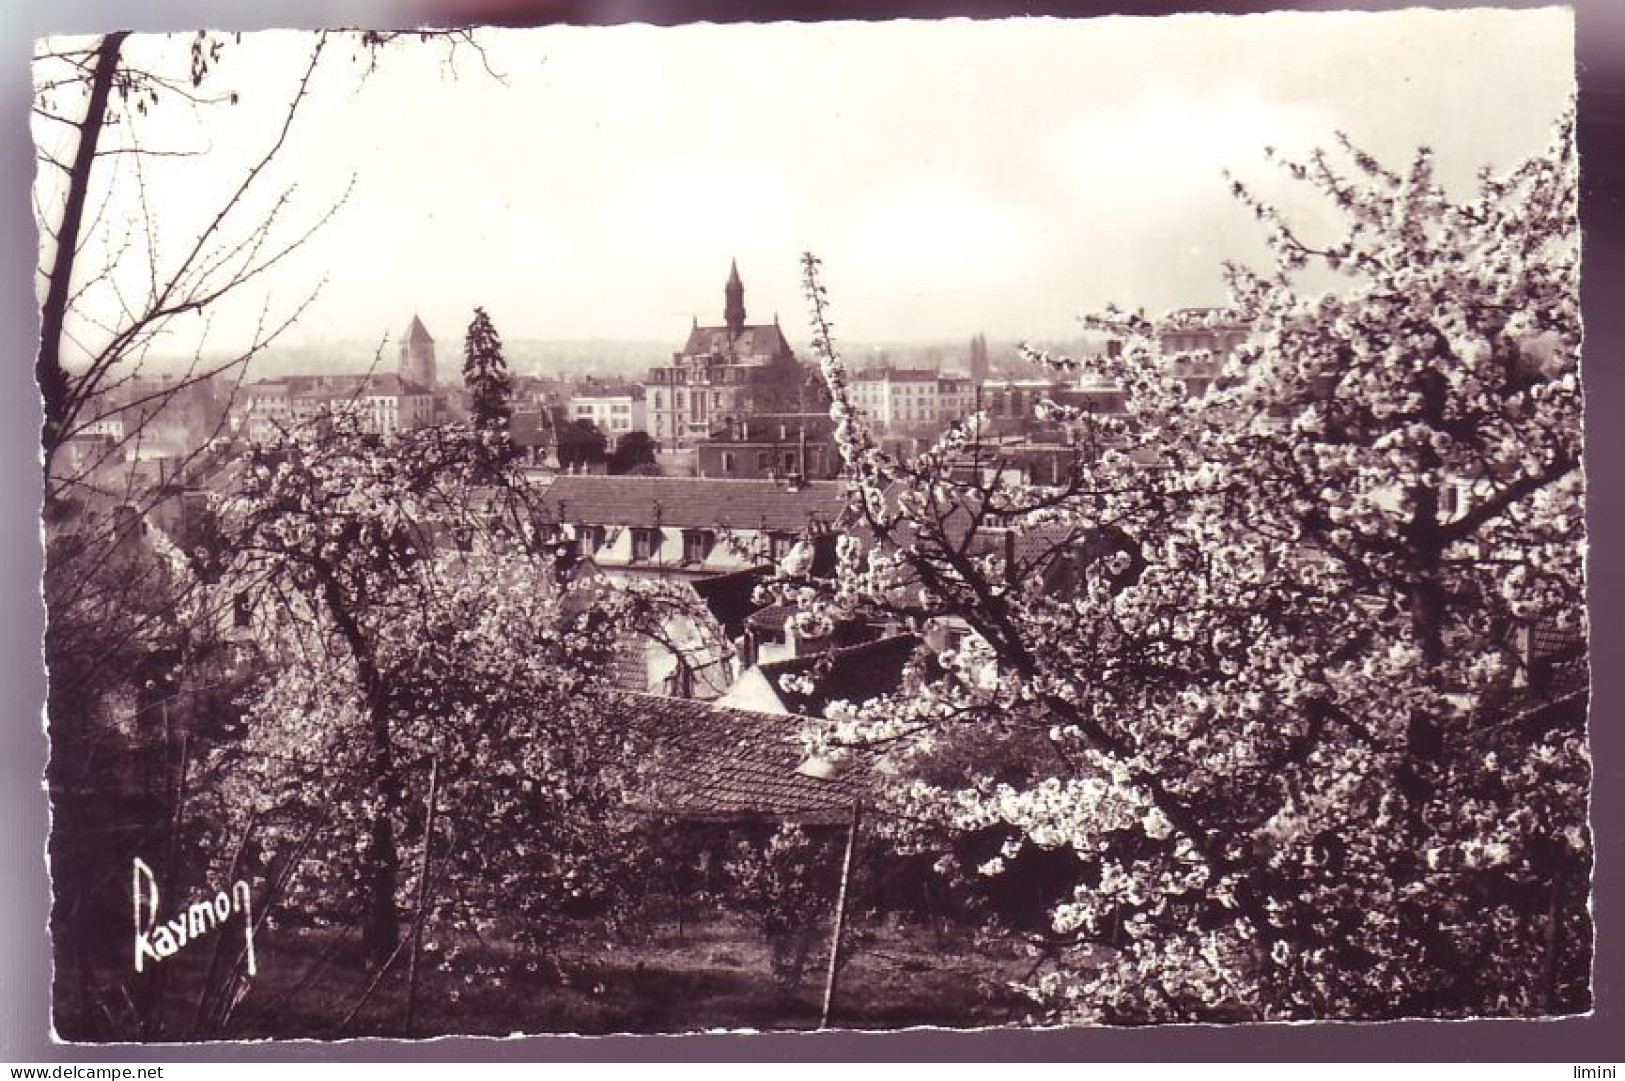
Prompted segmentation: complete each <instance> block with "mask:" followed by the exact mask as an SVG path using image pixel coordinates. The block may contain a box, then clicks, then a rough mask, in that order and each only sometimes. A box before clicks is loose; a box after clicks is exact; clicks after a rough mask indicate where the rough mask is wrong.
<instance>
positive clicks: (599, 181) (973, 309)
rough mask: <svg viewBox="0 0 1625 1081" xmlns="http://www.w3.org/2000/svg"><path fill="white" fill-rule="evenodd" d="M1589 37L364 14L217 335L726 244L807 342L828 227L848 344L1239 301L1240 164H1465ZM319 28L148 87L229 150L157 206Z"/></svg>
mask: <svg viewBox="0 0 1625 1081" xmlns="http://www.w3.org/2000/svg"><path fill="white" fill-rule="evenodd" d="M1328 20H1330V22H1328ZM1331 23H1335V24H1336V32H1335V33H1332V32H1328V27H1329V26H1330V25H1331ZM1572 37H1573V25H1572V16H1571V15H1569V14H1568V13H1566V12H1563V11H1561V10H1557V9H1547V10H1540V11H1469V12H1441V11H1431V12H1429V11H1407V12H1390V13H1381V14H1370V13H1341V14H1334V15H1329V16H1328V15H1325V14H1316V15H1304V14H1301V13H1292V12H1283V13H1275V14H1270V15H1256V16H1234V17H1228V16H1204V15H1190V16H1178V17H1172V18H1165V19H1093V20H1008V21H1005V22H997V23H988V22H982V23H970V22H939V23H921V22H896V23H881V24H824V25H816V26H805V25H767V26H758V25H747V26H697V27H680V28H667V29H660V30H656V29H655V28H650V27H639V26H626V27H598V28H583V27H557V28H548V29H544V30H526V31H494V32H482V33H481V35H480V37H479V40H480V42H481V45H482V48H483V49H484V51H485V52H484V58H483V64H482V59H481V58H480V57H479V56H477V55H475V54H474V53H473V52H472V51H470V50H468V49H466V48H464V49H462V50H461V51H460V52H459V53H457V54H456V55H455V56H449V55H448V53H447V52H446V49H445V46H444V43H429V44H424V45H418V44H412V43H400V44H396V45H393V46H390V47H389V48H387V49H385V50H384V51H383V52H382V53H381V54H380V55H378V56H377V57H376V60H377V66H376V69H375V70H373V71H371V72H370V73H366V71H367V65H368V63H369V62H370V61H369V58H368V57H367V56H366V54H365V52H364V51H363V52H362V55H360V56H359V57H357V58H354V59H351V58H349V57H347V56H346V55H345V54H346V53H347V52H348V51H350V50H351V48H352V46H351V45H350V44H348V43H347V42H346V41H344V40H342V39H341V40H339V41H337V42H334V43H330V46H329V51H328V55H326V56H325V57H324V58H323V61H322V64H321V65H319V66H318V68H317V70H316V73H315V75H314V76H313V78H312V81H311V84H310V88H309V95H308V98H307V100H306V102H305V107H304V109H303V110H302V112H301V114H300V115H299V116H298V117H297V118H296V120H295V123H294V124H293V126H292V127H291V128H290V131H289V135H288V140H287V144H286V146H285V147H284V151H283V153H282V154H281V155H280V156H279V158H278V160H277V161H276V162H274V163H273V167H272V169H271V170H270V171H269V173H268V175H267V176H266V177H265V178H264V184H265V186H266V190H267V192H270V191H274V190H278V188H277V185H279V184H289V183H296V184H297V187H298V190H297V191H296V192H295V195H294V198H293V200H292V201H291V202H290V204H289V208H288V210H287V212H286V215H285V219H286V220H287V221H289V222H290V223H291V224H290V226H289V231H290V233H292V232H294V231H296V230H297V229H298V228H300V227H302V226H303V225H307V224H310V223H313V222H314V221H316V220H318V219H320V218H321V217H322V216H323V215H324V214H325V213H326V212H327V210H329V209H330V208H331V207H332V204H333V203H334V202H335V201H336V200H338V199H339V198H340V197H341V196H343V194H344V193H345V191H346V190H347V189H349V196H348V199H347V200H346V203H345V205H344V206H343V207H341V208H340V209H339V211H338V212H337V214H336V215H335V216H334V217H333V218H332V220H331V221H328V222H327V223H326V224H325V225H324V226H323V227H322V228H320V229H319V230H317V231H316V232H315V233H314V234H313V235H312V236H311V238H310V241H309V242H308V243H307V244H306V245H305V246H304V247H302V248H301V249H299V250H298V251H296V252H294V253H293V254H292V255H291V256H290V257H289V259H288V260H287V261H286V262H285V263H283V264H281V265H278V266H277V267H275V268H273V270H272V271H271V272H270V273H268V274H266V275H265V277H264V281H263V285H262V288H261V289H260V290H258V291H252V293H251V294H250V293H249V292H245V293H244V294H243V295H242V297H241V298H240V299H238V300H237V301H236V302H234V303H226V304H223V305H221V306H219V307H218V309H217V310H216V311H215V313H214V316H213V322H212V325H211V327H210V334H209V338H208V340H206V341H204V342H203V350H204V352H205V353H208V352H210V351H213V350H223V351H230V350H232V349H234V348H236V347H237V345H238V342H239V341H240V340H241V339H242V338H243V336H244V335H245V334H246V333H247V328H248V327H250V326H251V325H252V320H253V319H255V318H257V316H258V313H259V311H260V310H261V305H262V304H263V303H264V301H265V300H266V298H267V297H271V298H274V300H275V301H276V302H280V303H281V305H282V306H283V307H286V306H288V305H290V304H291V303H292V299H291V298H296V297H303V296H304V295H307V294H308V293H310V292H312V291H314V290H315V287H316V285H317V284H318V283H319V282H321V281H322V280H323V279H325V285H324V286H322V288H321V290H320V292H319V294H318V295H316V298H315V300H314V301H313V302H312V303H311V305H310V307H309V309H308V310H307V311H305V312H304V314H303V315H302V317H301V318H300V319H299V320H298V322H297V323H296V324H295V325H294V326H293V327H291V328H290V329H289V331H288V332H287V333H286V335H285V336H284V337H283V338H282V339H281V341H282V342H283V343H284V344H287V345H294V346H308V345H312V344H318V343H322V342H334V341H347V340H358V341H375V340H379V339H381V338H383V337H384V336H385V335H389V336H390V340H393V336H394V335H396V334H398V333H399V330H400V327H401V326H402V325H404V323H405V321H406V320H407V319H409V318H410V316H411V314H412V313H414V312H416V313H418V314H419V315H421V316H422V318H423V319H424V321H425V323H426V324H428V325H429V326H431V327H435V328H439V329H437V330H436V332H435V333H436V336H437V338H440V340H442V341H448V340H451V337H452V333H450V332H453V328H455V331H454V333H455V334H457V335H460V333H461V330H462V328H463V327H464V326H465V325H466V322H467V319H468V317H469V314H470V313H471V312H472V309H473V308H474V307H475V306H476V305H478V306H483V307H484V308H485V309H486V310H487V311H488V312H490V314H491V317H492V319H493V321H494V322H495V324H496V325H497V327H498V328H499V330H500V331H501V332H502V333H503V335H504V338H505V339H512V340H525V339H529V340H547V341H568V340H605V341H651V342H654V341H663V340H669V339H671V338H673V337H679V336H681V334H682V333H683V332H684V331H685V330H686V329H687V327H688V326H689V325H690V322H691V320H693V319H698V321H699V322H700V323H702V324H704V323H707V322H713V321H715V320H716V319H717V318H718V316H719V315H720V311H721V299H722V298H721V295H720V289H719V283H720V280H721V275H722V273H723V272H724V271H725V270H726V267H727V266H728V263H729V261H730V260H737V261H738V264H739V267H740V271H741V274H742V275H743V276H744V279H745V283H746V287H747V290H748V292H747V299H746V303H747V307H748V309H749V315H750V318H751V320H752V321H753V322H757V321H760V322H768V321H771V320H772V319H773V318H774V317H775V316H776V317H777V318H778V320H779V321H780V323H781V324H782V325H783V326H784V328H785V331H786V334H787V335H788V336H790V337H791V339H792V341H800V340H804V339H805V332H804V331H805V323H806V318H805V312H804V301H803V298H802V296H801V290H800V284H799V280H798V260H799V256H800V253H801V252H802V251H804V250H811V251H814V252H815V253H817V254H818V255H819V256H820V257H821V258H822V259H823V260H824V262H825V265H826V267H827V272H826V273H827V278H828V285H829V288H830V291H831V295H832V299H833V301H834V303H835V315H836V319H837V327H836V330H837V335H838V339H839V340H840V341H855V342H889V341H899V342H945V341H955V340H961V339H965V338H968V337H969V336H971V335H972V334H976V333H986V334H988V335H990V336H991V337H993V338H996V339H1001V340H1020V339H1044V340H1057V339H1067V338H1070V337H1073V336H1075V334H1076V330H1077V323H1076V317H1077V315H1078V314H1079V313H1081V312H1084V311H1087V310H1091V309H1093V308H1098V307H1099V306H1101V305H1103V304H1105V303H1107V302H1118V303H1123V304H1126V305H1129V306H1132V307H1138V306H1145V307H1146V308H1147V309H1148V310H1150V311H1153V312H1156V311H1161V310H1167V309H1171V308H1179V307H1188V306H1208V305H1215V304H1221V303H1223V302H1224V289H1223V283H1222V281H1221V277H1220V272H1219V265H1220V263H1221V262H1222V261H1223V260H1224V259H1227V258H1234V259H1239V260H1241V261H1243V262H1247V261H1249V260H1256V258H1257V257H1258V256H1259V255H1260V254H1261V252H1262V249H1261V247H1260V245H1259V242H1258V239H1257V236H1256V233H1255V230H1254V229H1253V226H1254V225H1255V223H1254V222H1253V221H1252V218H1251V215H1250V213H1249V212H1248V211H1247V210H1246V208H1245V207H1243V206H1241V205H1240V204H1239V203H1238V202H1236V201H1235V200H1234V199H1233V197H1232V196H1231V194H1230V192H1229V191H1228V190H1227V185H1226V182H1225V180H1224V176H1223V174H1224V171H1225V170H1226V169H1231V170H1234V171H1235V173H1236V174H1237V175H1238V176H1239V177H1242V178H1244V179H1246V180H1247V181H1248V182H1249V183H1252V184H1254V185H1256V186H1257V187H1258V189H1259V190H1260V191H1261V192H1262V193H1263V194H1265V195H1266V196H1274V195H1275V194H1277V189H1276V187H1275V184H1274V181H1275V176H1274V174H1273V173H1272V171H1271V170H1270V168H1269V167H1268V165H1267V164H1266V163H1265V162H1264V161H1263V149H1264V147H1265V146H1276V147H1279V148H1280V149H1281V150H1282V151H1285V152H1288V153H1291V154H1300V155H1301V154H1303V153H1305V152H1307V151H1308V150H1309V149H1310V148H1312V147H1314V146H1317V145H1329V144H1330V143H1331V142H1332V140H1333V138H1334V133H1335V132H1337V131H1339V130H1342V131H1346V132H1347V133H1348V135H1349V136H1350V137H1351V138H1352V139H1354V141H1355V142H1356V143H1358V144H1360V145H1362V146H1364V147H1367V148H1369V149H1370V150H1372V152H1373V153H1376V154H1377V155H1378V156H1379V157H1380V158H1383V159H1385V160H1394V159H1396V158H1397V159H1398V160H1404V158H1405V157H1407V156H1408V155H1409V154H1410V153H1411V152H1413V151H1414V149H1415V148H1416V146H1417V145H1418V144H1419V143H1423V142H1427V143H1430V144H1431V145H1432V146H1433V148H1434V149H1435V151H1436V156H1437V160H1438V167H1439V169H1440V172H1441V175H1442V176H1443V177H1444V178H1445V179H1446V181H1447V182H1448V183H1449V184H1451V186H1452V187H1454V188H1456V189H1457V190H1461V189H1462V188H1464V186H1465V185H1467V184H1468V183H1470V181H1471V178H1472V176H1473V174H1474V173H1475V171H1476V170H1477V169H1478V168H1479V167H1481V166H1486V165H1487V166H1491V167H1494V168H1503V167H1506V166H1507V165H1509V164H1511V163H1512V162H1513V161H1515V160H1517V159H1519V158H1521V157H1522V156H1525V155H1526V154H1528V153H1531V152H1534V151H1536V150H1538V149H1539V147H1540V146H1541V145H1542V144H1543V142H1544V140H1545V137H1546V132H1547V129H1548V127H1549V124H1550V122H1551V121H1552V120H1553V119H1554V118H1555V117H1556V116H1557V115H1558V114H1559V113H1561V111H1562V109H1563V108H1564V106H1565V104H1566V102H1567V98H1568V94H1569V90H1570V87H1571V85H1572V81H1571V73H1570V72H1569V71H1568V70H1566V69H1565V68H1564V67H1563V66H1562V65H1560V64H1558V65H1554V64H1547V63H1531V62H1527V61H1528V60H1530V59H1538V58H1541V57H1544V56H1548V55H1564V54H1566V53H1570V52H1571V51H1572ZM311 41H312V38H311V35H309V34H305V33H294V32H263V33H254V34H247V35H244V36H243V37H242V38H241V39H240V40H235V41H232V42H230V43H228V44H227V46H226V47H225V50H224V52H223V54H222V57H221V59H220V60H219V61H218V64H217V66H216V69H215V71H214V72H212V73H211V74H210V76H209V81H207V82H205V84H204V88H205V89H209V88H210V87H211V86H212V87H213V91H214V92H215V93H218V94H222V95H225V94H236V95H238V97H237V100H236V101H235V102H234V103H232V104H220V105H207V106H203V105H200V106H195V107H191V108H188V109H185V110H177V109H174V108H170V107H167V106H166V107H164V108H160V109H154V110H153V112H152V113H151V115H148V116H144V117H142V118H141V123H142V131H143V140H144V145H146V146H148V147H153V148H160V149H167V150H202V151H204V152H205V153H204V155H203V156H202V157H176V158H158V159H153V160H151V161H149V162H147V163H146V165H145V168H146V173H145V174H144V177H143V181H144V182H143V184H142V185H141V186H140V190H141V192H143V193H144V194H145V198H146V200H147V203H148V205H149V207H150V208H151V210H152V212H153V215H154V217H155V218H156V220H162V221H165V222H166V223H168V222H175V223H177V226H176V230H175V233H176V235H179V236H184V235H187V233H188V231H189V230H188V227H189V225H190V224H192V223H193V222H194V221H195V220H196V219H198V218H199V217H200V216H201V215H205V214H207V213H209V209H208V208H210V207H212V206H213V205H215V202H216V200H217V199H218V198H219V197H220V195H221V193H222V192H224V191H226V190H229V186H230V185H231V184H233V183H235V181H236V180H237V179H239V178H240V176H241V171H242V169H241V167H242V164H243V163H244V162H246V161H251V160H252V158H253V157H254V156H255V155H256V154H257V153H259V152H262V151H263V149H264V145H265V143H266V141H267V140H268V138H269V137H270V135H271V134H272V133H273V132H274V131H275V130H276V118H277V117H278V115H279V114H280V111H281V110H282V109H284V108H285V106H286V104H287V101H288V99H289V97H290V96H291V93H292V90H293V87H294V85H296V83H297V80H298V73H299V72H300V71H301V70H302V63H303V58H305V57H307V56H308V49H309V46H310V44H311ZM132 47H133V48H139V49H144V50H149V51H154V52H161V51H163V50H177V49H184V48H185V47H186V41H185V39H184V37H177V38H161V37H142V38H138V39H136V40H135V41H133V42H132ZM452 64H454V65H455V74H453V73H452V71H453V69H452V67H451V66H450V65H452ZM484 65H488V66H489V68H490V70H491V72H494V73H495V75H492V74H488V73H487V72H486V71H485V70H483V66H484ZM1379 72H1380V73H1381V75H1382V77H1381V78H1375V77H1374V76H1375V75H1376V74H1377V73H1379ZM1491 73H1493V74H1494V78H1490V77H1489V76H1490V74H1491ZM364 74H365V77H363V75H364ZM1401 103H1403V106H1404V107H1403V108H1401V107H1400V104H1401ZM36 134H37V135H39V136H41V137H42V138H43V137H45V136H47V135H48V134H49V133H48V132H45V131H43V130H41V129H39V128H38V127H37V130H36ZM352 177H353V185H354V186H353V188H350V185H351V183H352ZM114 191H115V195H116V198H117V199H133V198H135V197H136V195H135V194H132V193H133V192H135V191H136V186H135V185H133V184H131V183H130V181H129V177H128V176H126V177H125V181H124V185H123V186H122V187H120V186H117V182H115V188H114ZM1288 209H1293V208H1292V207H1291V206H1290V204H1289V205H1288ZM119 218H120V213H119V210H118V204H117V203H115V208H114V209H113V210H112V212H111V213H110V214H109V215H108V220H112V221H116V220H118V219H119ZM163 240H164V238H160V247H163ZM200 329H201V328H200V327H199V326H197V325H192V326H185V325H181V326H176V327H173V328H171V330H170V331H169V332H168V333H167V334H166V335H165V336H164V337H163V338H161V339H160V340H159V341H157V342H156V343H155V345H154V355H155V356H156V355H173V354H179V355H184V354H187V353H190V352H191V351H192V350H193V349H195V348H197V346H198V337H199V332H200Z"/></svg>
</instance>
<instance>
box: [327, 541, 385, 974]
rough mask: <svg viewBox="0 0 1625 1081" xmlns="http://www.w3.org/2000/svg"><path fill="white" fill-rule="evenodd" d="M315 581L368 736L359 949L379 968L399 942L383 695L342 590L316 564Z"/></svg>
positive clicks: (368, 646)
mask: <svg viewBox="0 0 1625 1081" xmlns="http://www.w3.org/2000/svg"><path fill="white" fill-rule="evenodd" d="M315 569H316V577H317V579H318V581H319V582H320V583H321V586H322V594H323V597H324V599H325V600H326V602H327V608H328V612H329V613H330V614H331V615H332V617H333V623H334V625H335V626H337V627H338V630H339V633H340V634H341V635H343V636H344V641H345V643H346V644H347V645H348V646H349V647H350V652H351V655H352V656H354V657H355V664H356V674H357V675H358V677H359V678H360V681H361V692H362V697H363V698H364V699H365V702H366V708H367V718H368V721H369V723H370V727H371V736H372V766H373V776H372V783H373V785H374V786H375V788H376V791H377V792H378V793H379V795H380V796H381V797H382V798H381V799H380V800H379V802H378V809H377V811H376V812H374V814H373V818H372V822H371V823H370V825H369V832H370V834H371V837H370V844H369V846H368V850H367V856H366V860H365V862H364V864H363V867H362V891H363V893H364V899H363V908H362V924H361V945H362V948H363V950H364V951H365V952H366V956H367V958H368V959H369V960H371V961H373V962H374V963H376V964H378V965H380V966H381V965H384V964H386V963H387V962H388V961H389V958H390V957H391V956H393V955H394V953H395V947H396V946H397V945H398V944H399V943H400V938H401V919H400V913H399V911H398V910H397V909H396V907H395V889H396V886H397V885H398V884H399V881H400V864H401V857H400V851H399V850H398V849H397V848H396V847H395V823H394V811H395V808H396V807H397V806H398V804H399V800H400V791H399V783H398V782H399V779H398V778H397V777H396V775H395V762H394V751H393V747H392V744H391V740H390V731H389V697H388V695H387V694H386V693H385V691H384V685H383V680H382V679H381V678H380V676H379V673H378V665H377V662H376V661H375V660H374V658H373V654H372V647H371V643H369V642H368V640H367V636H366V634H365V633H364V632H363V631H362V630H361V627H360V625H359V624H358V623H357V622H356V620H355V617H354V616H353V615H352V614H351V612H350V606H349V604H348V603H347V601H346V598H345V594H344V589H343V587H342V586H341V585H340V584H339V582H338V579H337V578H336V577H335V576H334V575H333V572H332V571H331V569H329V568H327V567H324V566H318V567H317V568H315Z"/></svg>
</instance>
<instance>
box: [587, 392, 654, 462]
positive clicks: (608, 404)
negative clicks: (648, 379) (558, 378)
mask: <svg viewBox="0 0 1625 1081" xmlns="http://www.w3.org/2000/svg"><path fill="white" fill-rule="evenodd" d="M569 413H570V420H571V421H578V420H586V421H591V422H592V423H593V425H594V426H596V427H597V429H598V430H599V431H601V432H603V433H604V438H605V440H606V441H607V442H608V444H609V447H610V449H614V447H615V446H616V444H618V443H619V442H620V441H621V440H622V439H623V438H625V437H626V436H627V435H628V434H629V433H631V432H643V431H648V418H647V415H646V410H645V393H644V389H643V388H642V387H639V386H593V385H588V386H580V387H577V388H576V389H575V391H574V392H573V393H572V394H571V395H570V403H569Z"/></svg>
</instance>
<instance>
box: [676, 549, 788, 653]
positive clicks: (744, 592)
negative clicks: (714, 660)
mask: <svg viewBox="0 0 1625 1081" xmlns="http://www.w3.org/2000/svg"><path fill="white" fill-rule="evenodd" d="M771 573H772V571H771V570H770V569H769V568H767V567H750V568H748V569H746V570H742V571H732V572H730V573H728V574H714V575H711V576H710V577H709V578H695V579H692V580H690V582H689V587H690V588H692V589H693V590H694V592H695V593H697V594H699V598H700V600H701V601H702V602H704V604H705V607H706V609H707V610H709V611H710V613H711V615H712V616H713V617H714V618H715V619H716V621H717V623H719V624H720V625H721V626H722V630H723V633H724V634H726V635H727V636H728V637H729V638H730V639H732V638H738V637H739V636H740V635H742V634H744V633H745V621H746V620H747V619H748V618H749V617H750V614H751V613H752V612H754V611H756V607H757V605H756V602H755V601H754V600H753V597H754V596H755V593H756V587H757V586H759V585H761V584H762V583H763V582H765V581H767V579H768V576H769V575H770V574H771Z"/></svg>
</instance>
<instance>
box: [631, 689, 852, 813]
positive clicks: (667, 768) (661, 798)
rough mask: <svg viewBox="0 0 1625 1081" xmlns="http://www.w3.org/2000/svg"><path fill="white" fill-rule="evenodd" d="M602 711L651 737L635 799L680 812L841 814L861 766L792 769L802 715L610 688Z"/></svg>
mask: <svg viewBox="0 0 1625 1081" xmlns="http://www.w3.org/2000/svg"><path fill="white" fill-rule="evenodd" d="M605 708H606V710H607V715H608V717H609V719H610V720H612V721H619V722H620V723H621V724H622V725H623V727H624V728H625V729H626V730H627V731H629V732H632V733H634V734H635V735H637V736H638V737H640V739H641V740H642V741H643V742H646V743H647V745H648V750H647V752H646V753H645V755H644V757H643V769H644V773H643V776H644V784H643V785H642V786H641V789H640V791H639V793H638V795H637V796H635V797H634V798H633V803H634V806H637V807H638V808H640V809H642V810H645V811H650V812H655V813H662V814H670V815H675V816H677V817H681V818H698V819H712V820H721V819H751V818H761V819H781V820H790V821H796V822H802V823H813V824H820V823H833V822H843V821H845V820H846V817H847V815H849V814H850V813H851V807H852V804H853V802H854V801H855V800H856V799H858V798H859V797H861V796H862V795H863V793H864V791H865V789H866V787H867V785H866V778H865V776H864V774H862V773H859V772H857V771H848V772H846V773H843V774H837V775H836V776H834V777H830V778H827V779H826V778H818V777H809V776H806V775H804V774H801V773H797V772H796V770H797V767H799V766H800V765H801V764H802V762H803V761H805V759H806V755H805V753H804V752H803V750H802V746H801V742H800V739H799V735H800V733H801V731H802V730H803V728H805V727H806V726H807V725H809V724H813V723H816V722H814V721H812V720H810V719H809V718H806V717H795V716H787V715H784V714H772V713H757V712H754V711H751V710H742V709H732V708H729V707H727V706H717V705H713V704H711V703H709V702H701V701H696V700H695V699H692V698H663V697H659V696H657V695H648V694H625V693H622V694H615V695H612V696H611V697H610V699H609V701H608V702H607V704H606V707H605Z"/></svg>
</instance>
